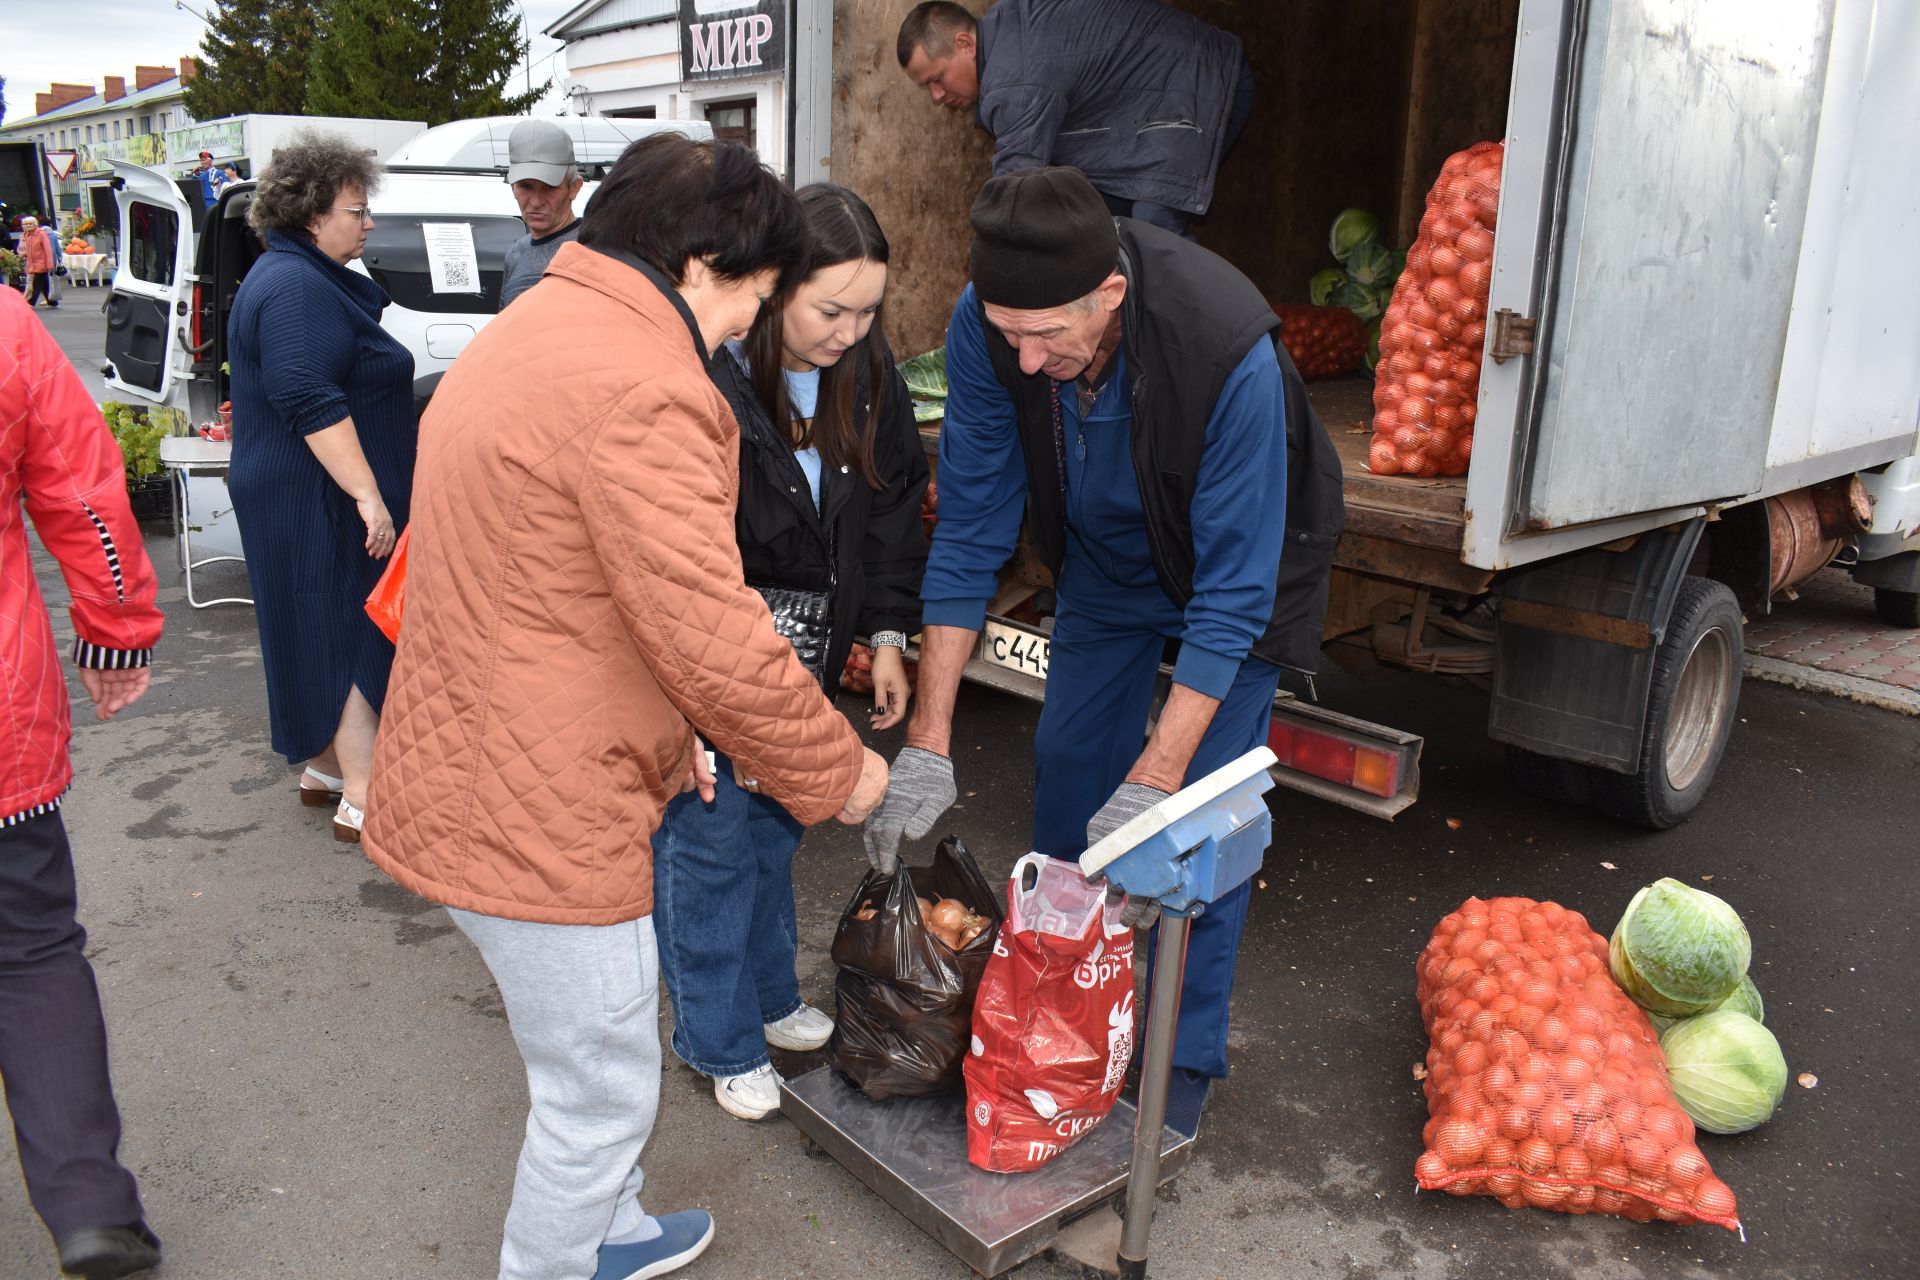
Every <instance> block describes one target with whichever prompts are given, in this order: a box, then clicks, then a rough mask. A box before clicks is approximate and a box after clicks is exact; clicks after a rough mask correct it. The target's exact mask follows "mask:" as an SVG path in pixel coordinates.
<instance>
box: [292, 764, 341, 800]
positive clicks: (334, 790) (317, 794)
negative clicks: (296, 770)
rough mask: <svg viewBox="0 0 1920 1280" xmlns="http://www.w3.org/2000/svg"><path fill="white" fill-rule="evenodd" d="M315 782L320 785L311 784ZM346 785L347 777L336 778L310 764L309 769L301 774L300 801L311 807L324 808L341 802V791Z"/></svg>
mask: <svg viewBox="0 0 1920 1280" xmlns="http://www.w3.org/2000/svg"><path fill="white" fill-rule="evenodd" d="M314 783H318V784H319V785H317V786H315V785H311V784H314ZM346 785H347V780H346V779H345V778H335V777H333V776H331V775H329V774H325V773H322V772H320V771H319V770H318V769H316V768H314V767H313V766H312V765H308V766H307V771H306V772H305V773H303V774H301V775H300V803H301V804H303V805H306V806H307V807H308V808H309V809H324V808H326V807H327V806H328V805H330V804H339V803H340V794H341V791H342V790H343V789H344V788H345V787H346Z"/></svg>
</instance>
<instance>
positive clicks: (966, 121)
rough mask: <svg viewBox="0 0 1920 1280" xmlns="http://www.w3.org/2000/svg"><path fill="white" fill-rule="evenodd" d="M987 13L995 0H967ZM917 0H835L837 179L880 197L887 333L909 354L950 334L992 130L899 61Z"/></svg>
mask: <svg viewBox="0 0 1920 1280" xmlns="http://www.w3.org/2000/svg"><path fill="white" fill-rule="evenodd" d="M963 2H964V3H965V4H966V5H967V7H968V8H969V9H972V10H973V11H974V12H975V13H983V12H985V11H986V8H987V0H963ZM913 5H914V0H834V5H833V164H832V168H831V172H832V174H833V180H834V181H835V182H838V183H839V184H840V185H842V186H844V187H850V188H851V189H853V190H854V191H856V192H858V193H859V194H860V196H861V197H862V198H863V199H865V200H866V201H867V203H868V204H870V205H872V206H873V212H874V216H875V217H876V218H878V219H879V220H880V228H881V230H883V231H885V232H886V234H887V243H888V247H889V248H890V249H891V250H892V254H893V262H892V270H891V272H890V273H889V275H890V283H889V287H888V290H887V304H886V328H887V340H888V341H889V342H891V343H892V344H893V349H894V351H895V352H896V353H897V354H898V355H899V356H900V358H902V359H905V358H906V357H907V356H910V355H915V354H918V353H919V352H922V351H925V350H927V349H928V348H930V347H937V346H939V345H940V344H941V343H942V342H944V341H945V340H946V339H945V336H944V335H945V333H946V329H947V316H948V314H949V313H950V312H952V310H953V301H954V299H955V298H956V297H958V296H959V293H960V290H961V289H963V288H965V287H966V282H967V249H968V245H969V243H970V242H971V238H972V233H971V232H970V231H969V230H968V228H967V210H968V209H969V208H971V207H972V205H973V197H974V194H975V193H976V192H977V191H979V189H980V184H981V183H983V182H985V181H986V180H987V176H988V173H989V171H990V162H991V159H992V155H993V150H992V145H991V139H989V138H988V136H987V135H986V134H985V133H984V132H982V131H981V130H980V129H979V128H977V127H976V126H975V125H974V123H973V113H972V112H970V111H969V112H966V113H964V114H961V113H956V112H952V111H945V110H942V109H941V108H939V107H936V106H934V105H933V103H932V102H930V101H928V100H927V95H926V93H925V91H923V90H921V89H918V88H916V87H915V86H914V83H913V82H912V81H911V80H909V79H907V76H906V73H905V72H904V71H902V70H900V63H899V61H898V60H897V59H896V58H895V57H894V51H893V44H894V38H895V36H897V35H898V34H899V31H900V20H901V19H902V18H904V17H905V16H906V14H907V12H908V10H910V9H912V8H913Z"/></svg>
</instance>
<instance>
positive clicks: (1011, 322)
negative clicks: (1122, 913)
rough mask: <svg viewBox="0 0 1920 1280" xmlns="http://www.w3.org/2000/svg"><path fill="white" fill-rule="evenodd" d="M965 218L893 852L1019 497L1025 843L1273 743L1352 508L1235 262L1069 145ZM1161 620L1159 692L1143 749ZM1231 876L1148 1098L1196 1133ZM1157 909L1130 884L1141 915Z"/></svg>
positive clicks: (920, 819) (1235, 922)
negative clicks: (1030, 744)
mask: <svg viewBox="0 0 1920 1280" xmlns="http://www.w3.org/2000/svg"><path fill="white" fill-rule="evenodd" d="M972 220H973V232H974V238H973V283H972V284H970V285H968V286H967V288H966V290H965V291H964V292H963V293H962V294H961V295H960V301H959V303H958V304H957V305H956V306H955V307H954V310H953V319H952V321H951V323H950V324H949V325H948V328H947V382H948V397H947V416H946V424H945V426H944V427H943V428H942V429H941V435H940V523H939V525H938V526H937V527H936V529H935V533H934V541H933V550H932V554H931V557H930V558H929V560H928V562H927V572H926V580H925V584H924V586H923V587H922V589H921V602H922V612H921V621H922V637H921V650H920V679H919V706H918V709H917V710H916V712H915V714H914V718H913V722H912V724H911V725H910V726H909V728H908V730H907V744H908V745H907V746H906V747H905V748H904V749H903V750H902V751H901V752H900V755H899V757H898V758H897V759H896V760H895V762H894V765H893V771H892V774H891V779H890V781H889V784H888V787H887V796H886V799H885V800H883V801H882V802H881V805H880V808H879V809H878V810H876V811H875V813H874V815H873V817H872V818H870V819H869V820H868V822H867V829H866V845H867V855H868V857H869V859H871V860H872V862H873V864H874V866H875V868H876V869H877V870H881V871H887V872H890V871H891V870H892V867H893V863H894V861H895V859H896V858H897V856H898V851H899V846H900V842H901V840H902V838H906V839H919V838H921V837H923V836H925V835H926V834H927V833H928V832H929V831H931V830H932V828H933V824H934V823H935V822H936V821H937V820H938V819H939V816H940V814H941V813H942V812H944V811H945V810H946V808H947V806H949V805H950V804H952V803H953V799H954V795H955V788H954V780H953V764H952V761H951V760H950V759H949V754H948V753H949V740H950V737H951V729H952V719H953V706H954V701H955V695H956V692H957V690H958V688H959V683H960V677H961V673H962V671H963V669H964V668H965V666H966V663H967V660H968V658H969V657H970V656H971V655H972V653H973V649H974V644H975V641H976V638H977V636H978V633H979V632H980V629H981V627H982V625H983V621H984V618H985V614H986V607H987V602H988V601H989V600H990V599H991V598H992V597H993V596H994V594H995V593H996V590H997V586H998V583H997V575H998V573H999V570H1000V568H1001V566H1002V565H1004V564H1005V563H1006V562H1007V560H1008V559H1009V558H1010V557H1011V556H1012V554H1013V552H1014V549H1015V546H1016V544H1017V542H1018V540H1019V535H1020V525H1021V517H1022V515H1023V513H1024V515H1025V516H1026V518H1027V523H1028V531H1029V535H1030V537H1031V538H1032V541H1033V545H1034V548H1035V549H1036V550H1037V551H1038V553H1039V555H1040V557H1041V559H1042V560H1043V561H1044V562H1045V563H1046V565H1047V567H1048V568H1049V569H1050V570H1051V571H1052V573H1053V576H1054V583H1055V593H1056V597H1057V612H1056V614H1055V619H1054V631H1053V636H1052V641H1051V649H1050V654H1049V664H1050V670H1047V671H1045V672H1044V673H1043V674H1045V675H1046V676H1047V696H1046V705H1045V708H1044V709H1043V710H1042V712H1041V714H1040V727H1039V731H1038V734H1037V736H1036V738H1035V741H1034V756H1035V765H1036V778H1035V796H1034V800H1035V804H1034V823H1033V848H1034V849H1035V850H1037V851H1039V852H1041V853H1045V854H1047V855H1049V856H1051V857H1056V858H1078V857H1079V856H1080V854H1081V853H1082V852H1084V851H1085V850H1086V848H1087V847H1088V846H1090V845H1091V844H1093V843H1094V842H1095V841H1097V840H1099V839H1100V838H1101V837H1103V836H1105V835H1107V834H1108V833H1109V832H1112V831H1114V830H1115V829H1117V828H1118V827H1119V826H1120V825H1121V824H1122V823H1124V822H1125V821H1126V820H1127V819H1129V818H1131V817H1133V816H1134V815H1136V814H1138V813H1140V812H1142V811H1143V810H1145V809H1147V808H1149V807H1150V806H1152V805H1153V804H1155V803H1157V802H1159V801H1160V800H1163V799H1165V798H1166V797H1167V796H1168V795H1169V794H1171V793H1172V792H1174V791H1177V790H1179V789H1180V788H1181V787H1182V786H1184V785H1186V784H1187V783H1188V782H1190V781H1193V780H1195V779H1197V778H1200V777H1202V776H1204V775H1206V774H1208V773H1211V772H1212V771H1213V770H1214V769H1217V768H1219V767H1220V766H1221V765H1223V764H1225V763H1227V762H1228V761H1230V760H1233V759H1235V758H1236V757H1238V756H1241V755H1243V754H1245V753H1246V752H1247V751H1250V750H1252V749H1253V748H1254V747H1256V746H1259V745H1262V744H1263V743H1265V742H1266V740H1267V733H1268V722H1269V719H1270V717H1271V713H1272V706H1273V697H1274V690H1275V687H1276V685H1277V683H1278V680H1279V676H1280V670H1281V668H1282V667H1292V668H1296V669H1298V670H1302V671H1307V672H1311V671H1312V670H1314V668H1315V666H1316V665H1317V662H1318V658H1319V652H1320V631H1321V624H1322V622H1323V621H1324V618H1325V613H1326V589H1327V574H1328V570H1329V568H1330V567H1331V564H1332V558H1333V545H1334V542H1335V541H1336V540H1337V538H1338V537H1339V533H1340V527H1341V524H1342V522H1343V519H1344V513H1343V510H1342V505H1341V499H1340V465H1339V461H1338V459H1337V458H1336V457H1335V455H1334V452H1333V444H1332V442H1331V441H1330V440H1329V439H1328V438H1327V435H1326V431H1325V429H1324V428H1323V427H1321V425H1320V422H1319V420H1318V419H1317V418H1315V417H1314V415H1313V411H1312V409H1311V408H1310V407H1309V406H1308V404H1307V399H1306V391H1305V388H1304V386H1302V384H1301V382H1300V377H1299V374H1298V373H1297V372H1296V371H1295V370H1294V367H1293V362H1292V361H1291V360H1290V359H1289V358H1288V356H1287V353H1286V348H1284V347H1282V346H1281V345H1280V344H1279V342H1278V341H1276V334H1277V330H1278V321H1277V319H1276V317H1275V316H1274V313H1273V309H1272V308H1271V307H1269V306H1268V305H1267V303H1266V301H1265V299H1263V298H1262V297H1261V296H1260V293H1259V291H1258V290H1257V289H1255V288H1254V286H1253V284H1252V282H1250V281H1249V280H1248V279H1247V278H1246V277H1245V276H1243V275H1241V274H1240V273H1239V272H1238V271H1236V270H1234V269H1233V267H1231V266H1230V265H1228V264H1227V263H1226V262H1225V261H1223V260H1222V259H1220V258H1218V257H1216V256H1215V255H1213V254H1211V253H1209V252H1207V251H1206V250H1205V249H1202V248H1200V247H1198V246H1197V245H1194V244H1191V243H1189V242H1188V241H1186V240H1183V239H1181V238H1179V237H1178V236H1175V235H1172V234H1170V233H1168V232H1166V231H1163V230H1161V229H1160V228H1158V227H1154V226H1150V225H1148V224H1146V223H1143V222H1137V221H1135V220H1133V219H1130V218H1113V217H1110V216H1109V215H1108V214H1107V211H1106V208H1105V205H1104V203H1103V202H1102V200H1101V198H1100V193H1099V192H1097V191H1095V190H1094V189H1093V186H1092V185H1091V184H1090V183H1089V182H1088V181H1087V179H1086V178H1085V177H1084V176H1083V175H1082V174H1081V173H1080V172H1079V171H1077V170H1074V169H1065V168H1042V169H1024V170H1021V171H1020V172H1018V173H1014V174H1010V175H1008V176H1006V177H1001V178H995V179H993V180H992V181H990V182H988V183H987V185H986V186H985V187H984V188H982V189H981V192H980V196H979V199H978V200H977V201H976V202H975V203H974V206H973V219H972ZM1168 640H1177V641H1179V642H1180V654H1179V658H1178V660H1177V661H1176V662H1175V664H1174V671H1173V689H1172V692H1171V694H1170V695H1169V697H1168V698H1167V702H1166V705H1165V707H1164V708H1163V709H1162V710H1161V712H1160V718H1159V721H1158V723H1157V724H1156V725H1155V727H1154V730H1153V735H1152V737H1151V738H1148V739H1147V741H1146V747H1145V749H1144V750H1142V749H1140V746H1139V744H1140V742H1141V740H1142V738H1143V737H1144V736H1145V734H1146V726H1147V717H1148V714H1149V712H1150V710H1151V708H1152V703H1153V695H1154V685H1155V681H1156V679H1157V677H1158V674H1159V668H1160V662H1161V657H1162V654H1163V653H1164V651H1165V648H1166V642H1167V641H1168ZM1249 896H1250V893H1249V886H1247V885H1244V884H1243V885H1241V886H1240V887H1239V888H1238V889H1236V890H1234V891H1233V892H1232V893H1230V894H1228V895H1227V896H1226V897H1224V898H1222V899H1220V900H1219V901H1217V902H1214V903H1213V904H1211V905H1210V906H1208V908H1207V910H1206V912H1205V913H1204V914H1202V915H1200V916H1199V917H1197V918H1196V919H1195V920H1194V922H1193V929H1192V933H1191V935H1190V938H1189V941H1188V944H1187V973H1186V985H1185V987H1184V989H1183V991H1182V993H1181V1003H1180V1020H1179V1027H1178V1033H1177V1036H1176V1041H1175V1046H1174V1056H1173V1062H1174V1067H1175V1071H1174V1079H1173V1084H1172V1087H1171V1089H1170V1092H1169V1095H1168V1110H1167V1122H1168V1123H1169V1124H1172V1125H1174V1126H1175V1127H1176V1128H1179V1129H1181V1130H1183V1131H1184V1132H1187V1133H1192V1132H1194V1131H1195V1130H1196V1129H1197V1128H1198V1125H1199V1119H1200V1110H1201V1107H1202V1106H1203V1105H1204V1104H1205V1101H1206V1097H1207V1090H1208V1086H1209V1084H1210V1082H1211V1081H1212V1080H1214V1079H1215V1078H1218V1077H1220V1076H1224V1075H1225V1074H1226V1072H1227V1053H1226V1048H1227V1021H1228V1019H1227V1004H1228V999H1229V997H1230V996H1231V994H1232V990H1233V976H1234V958H1235V953H1236V951H1237V949H1238V946H1239V941H1240V933H1241V930H1242V929H1243V927H1244V926H1245V923H1246V915H1247V902H1248V898H1249ZM1157 912H1158V904H1157V903H1154V902H1152V901H1150V900H1136V901H1133V902H1129V903H1128V906H1127V913H1128V918H1129V921H1130V922H1131V923H1135V924H1139V925H1143V926H1144V925H1146V924H1148V923H1150V922H1151V920H1152V919H1153V917H1154V915H1156V914H1157Z"/></svg>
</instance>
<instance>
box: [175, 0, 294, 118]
mask: <svg viewBox="0 0 1920 1280" xmlns="http://www.w3.org/2000/svg"><path fill="white" fill-rule="evenodd" d="M314 29H315V18H314V6H313V5H311V4H308V3H304V2H303V0H225V3H223V4H221V5H220V7H219V8H218V9H217V10H216V11H215V13H214V15H213V21H212V22H211V23H210V24H209V25H208V27H207V31H206V34H205V35H204V36H202V37H201V40H200V56H199V62H200V70H199V74H198V75H196V76H194V77H193V78H192V79H191V80H189V81H187V84H186V93H185V98H186V108H187V110H188V111H190V112H192V113H193V116H194V118H195V119H198V120H216V119H219V118H220V117H222V116H239V115H247V114H250V113H254V112H260V113H265V114H268V115H300V114H301V113H302V112H304V111H305V110H306V104H307V69H308V65H309V63H310V62H311V61H312V57H313V45H314Z"/></svg>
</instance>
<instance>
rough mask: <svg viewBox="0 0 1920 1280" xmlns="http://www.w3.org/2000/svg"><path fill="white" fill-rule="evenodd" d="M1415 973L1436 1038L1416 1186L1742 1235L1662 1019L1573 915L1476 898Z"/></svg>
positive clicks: (1449, 922) (1447, 924)
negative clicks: (1675, 1079)
mask: <svg viewBox="0 0 1920 1280" xmlns="http://www.w3.org/2000/svg"><path fill="white" fill-rule="evenodd" d="M1419 975H1420V977H1419V985H1418V988H1417V991H1418V994H1419V997H1420V1014H1421V1017H1422V1019H1423V1020H1424V1021H1425V1023H1426V1026H1427V1034H1428V1036H1430V1037H1431V1038H1432V1045H1431V1047H1430V1048H1429V1049H1428V1050H1427V1076H1426V1085H1425V1088H1426V1094H1427V1108H1428V1111H1429V1112H1430V1113H1431V1115H1432V1118H1431V1119H1430V1120H1428V1121H1427V1126H1426V1129H1425V1131H1424V1133H1423V1135H1422V1136H1423V1137H1424V1139H1425V1141H1426V1146H1427V1150H1426V1154H1425V1155H1423V1156H1421V1157H1420V1159H1419V1160H1418V1161H1417V1162H1415V1164H1414V1167H1413V1168H1414V1175H1415V1176H1416V1177H1417V1178H1418V1180H1419V1183H1420V1186H1421V1187H1423V1188H1425V1189H1427V1190H1444V1191H1446V1192H1447V1193H1448V1194H1449V1195H1456V1196H1470V1195H1490V1196H1493V1197H1495V1198H1497V1199H1498V1200H1499V1201H1500V1203H1501V1204H1504V1205H1506V1206H1507V1207H1508V1208H1509V1209H1518V1208H1521V1207H1523V1206H1526V1205H1531V1206H1533V1207H1534V1208H1536V1209H1557V1210H1559V1211H1560V1212H1562V1213H1614V1214H1619V1215H1620V1216H1621V1217H1625V1218H1632V1219H1634V1220H1635V1221H1638V1222H1646V1221H1648V1220H1650V1219H1653V1218H1660V1219H1662V1220H1664V1221H1667V1222H1676V1223H1682V1224H1685V1223H1692V1222H1711V1223H1713V1224H1714V1225H1716V1226H1722V1227H1726V1228H1727V1229H1728V1230H1730V1231H1738V1230H1739V1229H1740V1219H1739V1217H1738V1206H1736V1204H1735V1203H1734V1198H1733V1192H1732V1190H1731V1189H1730V1188H1728V1186H1727V1184H1726V1183H1724V1182H1722V1181H1720V1179H1718V1178H1716V1177H1714V1176H1713V1169H1712V1168H1711V1167H1710V1166H1709V1165H1708V1164H1707V1159H1706V1157H1705V1156H1703V1155H1701V1154H1700V1148H1699V1147H1697V1146H1695V1145H1694V1141H1693V1137H1694V1129H1693V1121H1692V1120H1691V1119H1689V1118H1688V1117H1687V1113H1686V1112H1685V1111H1683V1110H1681V1109H1680V1105H1679V1103H1678V1102H1677V1101H1676V1100H1675V1099H1674V1096H1673V1087H1672V1085H1671V1084H1669V1083H1668V1080H1667V1063H1666V1059H1665V1058H1664V1057H1662V1056H1661V1053H1660V1038H1659V1037H1658V1036H1657V1035H1655V1034H1654V1030H1653V1024H1652V1023H1650V1022H1648V1021H1647V1015H1646V1014H1645V1013H1644V1012H1643V1011H1642V1010H1641V1009H1640V1007H1639V1006H1638V1005H1636V1004H1634V1002H1633V1001H1632V1000H1630V999H1629V998H1628V997H1627V994H1626V993H1625V992H1624V991H1622V990H1620V988H1619V987H1618V986H1617V985H1615V983H1614V981H1613V975H1612V974H1611V973H1609V972H1608V970H1607V940H1606V939H1605V938H1602V937H1601V936H1600V935H1599V934H1597V933H1595V932H1594V931H1593V930H1592V929H1590V928H1588V927H1587V921H1586V918H1585V917H1583V916H1582V915H1581V914H1580V913H1579V912H1577V911H1569V910H1567V909H1566V908H1565V907H1563V906H1560V905H1559V904H1558V903H1553V902H1534V901H1533V900H1532V899H1530V898H1495V899H1493V900H1492V901H1491V902H1483V901H1481V900H1480V899H1479V898H1468V899H1467V900H1466V902H1464V903H1463V904H1461V906H1460V909H1459V910H1457V911H1455V912H1454V913H1453V914H1452V915H1449V916H1448V917H1447V918H1446V919H1444V920H1442V921H1441V922H1440V924H1439V925H1438V927H1436V928H1435V929H1434V931H1433V937H1432V939H1431V940H1430V941H1429V942H1428V943H1427V947H1426V950H1425V951H1423V952H1421V953H1420V963H1419Z"/></svg>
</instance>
